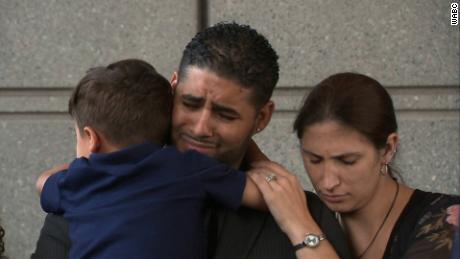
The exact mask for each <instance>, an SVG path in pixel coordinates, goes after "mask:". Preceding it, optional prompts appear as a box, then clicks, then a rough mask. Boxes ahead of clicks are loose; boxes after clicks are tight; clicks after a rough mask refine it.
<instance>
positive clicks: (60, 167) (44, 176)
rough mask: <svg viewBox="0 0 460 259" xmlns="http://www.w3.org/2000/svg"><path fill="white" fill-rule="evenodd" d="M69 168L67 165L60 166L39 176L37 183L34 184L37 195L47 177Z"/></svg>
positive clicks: (40, 191)
mask: <svg viewBox="0 0 460 259" xmlns="http://www.w3.org/2000/svg"><path fill="white" fill-rule="evenodd" d="M68 168H69V164H68V163H67V164H61V165H57V166H55V167H53V168H51V169H49V170H46V171H44V172H43V173H41V174H40V176H39V177H38V179H37V182H36V183H35V187H36V188H37V191H38V194H41V193H42V189H43V186H44V185H45V182H46V180H47V179H48V177H50V176H52V175H53V174H56V173H58V172H60V171H63V170H67V169H68Z"/></svg>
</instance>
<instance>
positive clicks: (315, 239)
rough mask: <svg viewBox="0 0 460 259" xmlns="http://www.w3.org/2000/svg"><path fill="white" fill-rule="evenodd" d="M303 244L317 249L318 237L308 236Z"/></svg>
mask: <svg viewBox="0 0 460 259" xmlns="http://www.w3.org/2000/svg"><path fill="white" fill-rule="evenodd" d="M304 242H305V245H307V246H308V247H317V246H318V245H319V237H318V236H317V235H313V234H308V235H306V236H305V241H304Z"/></svg>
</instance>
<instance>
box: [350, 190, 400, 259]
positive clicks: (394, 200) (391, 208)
mask: <svg viewBox="0 0 460 259" xmlns="http://www.w3.org/2000/svg"><path fill="white" fill-rule="evenodd" d="M398 194H399V184H398V182H396V192H395V196H394V197H393V201H391V205H390V209H388V212H387V214H386V215H385V217H384V218H383V221H382V223H381V224H380V226H379V228H378V229H377V232H375V235H374V237H373V238H372V239H371V242H369V244H368V245H367V247H366V249H364V251H363V252H362V253H361V254H360V255H359V256H358V257H356V259H360V258H361V257H363V255H365V254H366V252H367V250H369V248H370V247H371V246H372V244H373V243H374V241H375V239H376V238H377V236H378V235H379V233H380V230H382V228H383V225H385V222H386V221H387V219H388V216H389V215H390V212H391V211H392V210H393V207H394V205H395V202H396V198H397V197H398Z"/></svg>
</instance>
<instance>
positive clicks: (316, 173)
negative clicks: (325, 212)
mask: <svg viewBox="0 0 460 259" xmlns="http://www.w3.org/2000/svg"><path fill="white" fill-rule="evenodd" d="M301 152H302V158H303V162H304V166H305V169H306V171H307V173H308V176H309V177H310V180H311V182H312V184H313V186H314V188H315V189H316V192H317V194H318V195H319V197H320V198H321V200H323V201H324V202H325V203H326V205H327V206H328V207H329V208H330V209H331V210H333V211H337V212H341V213H347V212H353V211H356V210H358V209H360V208H362V207H363V206H365V205H366V204H367V203H368V202H369V201H371V200H372V199H373V198H374V197H375V193H377V191H378V190H379V188H382V183H383V181H382V180H383V177H382V174H380V169H381V168H382V167H383V165H384V156H383V153H384V152H383V149H382V150H377V149H376V148H375V147H374V145H373V144H372V143H371V142H370V141H369V140H368V139H367V138H366V137H365V136H364V135H362V134H360V133H359V132H358V131H356V130H354V129H352V128H350V127H347V126H344V125H343V124H340V123H338V122H335V121H325V122H319V123H315V124H313V125H311V126H308V127H307V128H305V129H304V132H303V136H302V139H301Z"/></svg>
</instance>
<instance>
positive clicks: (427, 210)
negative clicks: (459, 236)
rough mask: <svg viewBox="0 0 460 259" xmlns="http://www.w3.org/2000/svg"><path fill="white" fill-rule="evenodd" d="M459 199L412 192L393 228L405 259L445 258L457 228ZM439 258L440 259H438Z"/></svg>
mask: <svg viewBox="0 0 460 259" xmlns="http://www.w3.org/2000/svg"><path fill="white" fill-rule="evenodd" d="M459 210H460V196H456V195H450V194H443V193H434V192H427V191H421V190H415V191H414V193H413V195H412V197H411V199H410V201H409V203H408V204H407V205H406V208H405V209H404V211H403V212H402V214H401V216H400V219H399V220H398V223H397V225H396V226H395V230H394V232H396V233H394V234H395V235H394V236H393V240H399V241H398V242H396V243H398V245H397V246H399V247H400V249H401V250H400V251H401V252H404V253H403V254H404V255H405V258H432V257H433V256H440V255H448V254H450V252H451V250H452V244H453V239H454V236H455V231H456V228H458V224H459ZM441 258H443V257H441Z"/></svg>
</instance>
